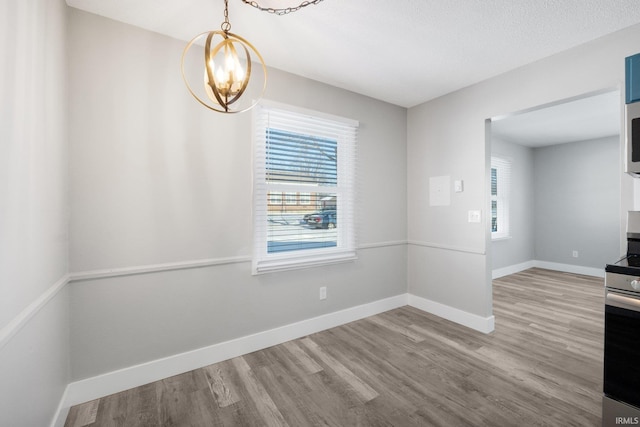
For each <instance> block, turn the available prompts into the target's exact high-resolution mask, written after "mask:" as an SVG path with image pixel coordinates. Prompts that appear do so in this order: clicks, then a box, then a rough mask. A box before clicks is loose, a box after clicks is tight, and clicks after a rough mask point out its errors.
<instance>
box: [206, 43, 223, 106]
mask: <svg viewBox="0 0 640 427" xmlns="http://www.w3.org/2000/svg"><path fill="white" fill-rule="evenodd" d="M225 34H226V33H225ZM214 35H215V32H213V31H212V32H210V33H209V34H208V35H207V41H206V42H205V45H204V64H205V68H206V70H207V80H208V84H209V87H210V88H211V91H212V92H213V95H214V96H215V97H216V99H217V100H218V104H220V105H221V106H222V107H224V109H225V111H228V110H229V108H228V107H227V103H226V102H224V101H223V100H222V97H221V96H220V91H219V90H218V85H216V81H215V77H214V72H215V70H213V69H212V66H211V65H212V62H213V61H212V59H213V58H214V57H215V56H216V54H217V53H218V50H220V47H221V45H222V43H220V44H218V45H217V46H216V47H215V51H214V52H211V40H212V39H213V36H214ZM223 43H224V42H223Z"/></svg>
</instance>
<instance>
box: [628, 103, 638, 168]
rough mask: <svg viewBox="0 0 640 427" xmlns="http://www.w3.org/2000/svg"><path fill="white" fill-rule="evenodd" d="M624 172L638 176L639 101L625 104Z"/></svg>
mask: <svg viewBox="0 0 640 427" xmlns="http://www.w3.org/2000/svg"><path fill="white" fill-rule="evenodd" d="M625 145H626V147H627V153H626V154H627V156H626V157H627V168H626V172H627V173H629V174H631V175H634V176H640V102H635V103H633V104H627V105H625Z"/></svg>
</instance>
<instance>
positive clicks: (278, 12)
mask: <svg viewBox="0 0 640 427" xmlns="http://www.w3.org/2000/svg"><path fill="white" fill-rule="evenodd" d="M226 1H227V0H225V3H226ZM321 1H322V0H305V1H303V2H302V3H300V4H299V5H298V6H293V7H285V8H282V9H277V8H274V7H263V6H260V5H259V4H258V2H257V1H255V0H242V2H243V3H244V4H248V5H249V6H253V7H255V8H256V9H258V10H261V11H263V12H269V13H273V14H275V15H287V14H289V13H292V12H297V11H298V10H300V9H302V8H303V7H307V6H309V5H311V4H318V3H320V2H321Z"/></svg>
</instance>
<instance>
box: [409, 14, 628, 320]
mask: <svg viewBox="0 0 640 427" xmlns="http://www.w3.org/2000/svg"><path fill="white" fill-rule="evenodd" d="M638 39H640V26H639V25H636V26H633V27H630V28H628V29H626V30H623V31H619V32H616V33H614V34H611V35H609V36H606V37H603V38H600V39H597V40H594V41H593V42H590V43H587V44H584V45H581V46H578V47H576V48H573V49H570V50H568V51H566V52H563V53H560V54H557V55H554V56H551V57H549V58H545V59H542V60H540V61H537V62H535V63H532V64H530V65H527V66H524V67H521V68H518V69H516V70H513V71H511V72H508V73H505V74H502V75H499V76H496V77H494V78H492V79H489V80H486V81H483V82H481V83H478V84H476V85H473V86H470V87H468V88H465V89H462V90H460V91H457V92H454V93H451V94H448V95H445V96H443V97H441V98H438V99H435V100H433V101H430V102H427V103H425V104H422V105H419V106H416V107H413V108H411V109H409V112H408V119H407V123H408V128H407V132H408V133H407V135H408V140H407V154H408V162H407V185H408V228H407V230H408V239H409V242H410V244H409V248H408V249H409V252H408V272H407V274H408V276H407V277H408V280H409V291H410V292H411V293H412V294H415V295H417V296H419V297H423V298H427V299H431V300H434V301H436V302H439V303H442V304H445V305H449V306H451V307H454V308H457V309H460V310H464V311H467V312H469V313H473V314H476V315H479V316H489V315H491V313H492V295H491V269H492V263H491V253H490V252H491V251H490V249H489V247H490V245H491V237H490V233H489V226H488V223H486V220H487V212H488V211H489V204H488V200H489V197H488V194H489V192H488V190H489V187H488V185H489V176H488V170H489V168H488V164H489V157H490V147H489V146H488V145H487V144H486V135H485V132H486V129H485V120H486V119H488V118H490V117H497V116H501V115H504V114H507V113H510V112H513V111H522V110H526V109H529V108H531V107H534V106H537V105H543V104H548V103H551V102H554V101H558V100H562V99H567V98H571V97H575V96H578V95H582V94H585V93H591V92H595V91H598V90H603V89H615V88H620V87H623V84H624V58H625V57H626V56H629V55H633V54H635V53H637V51H638V43H637V40H638ZM440 175H450V176H451V177H452V179H464V181H465V184H466V187H465V191H464V193H458V194H453V195H452V203H451V206H449V207H441V206H429V177H432V176H440ZM622 185H623V187H622V188H623V190H622V194H623V198H622V202H621V203H622V205H623V206H622V208H621V209H622V211H624V210H625V209H629V208H630V207H631V206H632V205H633V188H632V184H631V182H630V181H628V180H626V181H625V180H623V184H622ZM469 210H482V211H483V213H484V220H485V223H483V224H470V223H468V222H467V212H468V211H469Z"/></svg>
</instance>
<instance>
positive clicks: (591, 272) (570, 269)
mask: <svg viewBox="0 0 640 427" xmlns="http://www.w3.org/2000/svg"><path fill="white" fill-rule="evenodd" d="M534 262H535V266H536V267H538V268H545V269H547V270H555V271H563V272H565V273H573V274H582V275H585V276H593V277H604V265H603V266H602V268H593V267H583V266H581V265H571V264H560V263H557V262H548V261H534Z"/></svg>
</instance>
